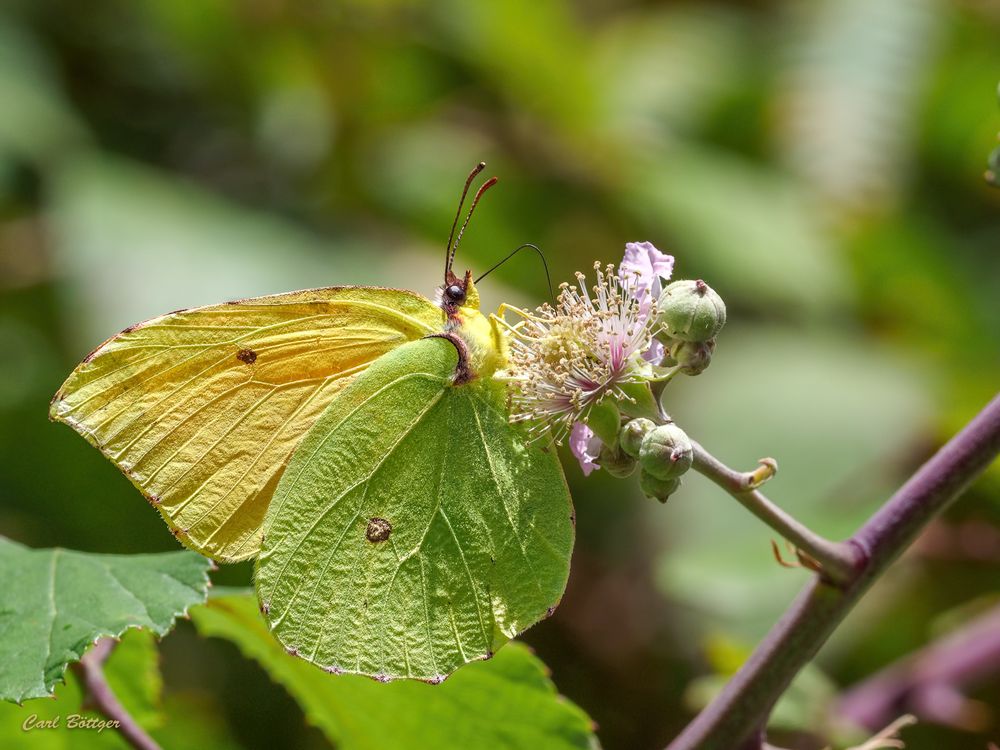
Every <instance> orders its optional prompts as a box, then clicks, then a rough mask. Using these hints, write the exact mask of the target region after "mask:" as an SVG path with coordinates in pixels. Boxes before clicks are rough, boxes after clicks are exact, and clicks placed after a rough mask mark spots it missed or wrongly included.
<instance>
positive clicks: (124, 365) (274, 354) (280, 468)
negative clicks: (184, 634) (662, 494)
mask: <svg viewBox="0 0 1000 750" xmlns="http://www.w3.org/2000/svg"><path fill="white" fill-rule="evenodd" d="M484 167H485V164H484V163H480V164H479V165H477V167H476V168H475V169H473V170H472V172H471V173H470V175H469V177H468V179H467V180H466V182H465V188H464V189H463V191H462V197H461V200H460V201H459V210H458V213H456V217H455V222H454V223H453V224H452V230H451V236H450V237H449V239H448V245H447V248H446V261H445V275H444V284H443V286H442V287H441V288H440V290H439V294H438V299H437V301H432V300H430V299H428V298H426V297H423V296H420V295H418V294H416V293H413V292H409V291H403V290H398V289H385V288H378V287H363V286H342V287H330V288H323V289H310V290H306V291H298V292H291V293H288V294H277V295H273V296H266V297H257V298H252V299H243V300H237V301H234V302H228V303H225V304H220V305H211V306H208V307H199V308H194V309H190V310H179V311H176V312H172V313H168V314H166V315H163V316H160V317H157V318H153V319H152V320H149V321H146V322H144V323H139V324H137V325H134V326H130V327H128V328H126V329H125V330H124V331H122V332H121V333H119V334H118V335H117V336H114V337H112V338H111V339H109V340H108V341H106V342H105V343H104V344H102V345H101V346H100V347H98V348H97V349H96V350H95V351H94V352H93V353H91V354H90V355H89V356H87V357H86V358H85V359H84V360H83V362H82V363H81V364H80V365H79V366H78V367H77V368H76V369H75V370H74V371H73V372H72V374H71V375H70V376H69V378H68V379H67V380H66V382H65V383H64V384H63V385H62V387H61V388H60V389H59V391H58V392H57V393H56V395H55V397H54V398H53V400H52V405H51V409H50V416H51V418H52V419H54V420H56V421H59V422H64V423H66V424H68V425H69V426H71V427H72V428H73V429H74V430H76V431H77V432H79V433H80V434H81V435H82V436H83V437H84V438H86V439H87V440H88V441H89V442H90V443H91V444H93V445H94V446H96V447H97V448H98V449H99V450H100V451H101V452H102V453H103V454H104V455H105V456H106V457H107V458H109V459H110V460H111V461H112V462H113V463H114V464H115V465H116V466H118V468H119V469H120V470H121V471H122V472H124V474H125V475H126V476H127V477H128V478H129V479H130V480H131V481H132V483H133V484H134V485H135V486H136V487H137V488H138V489H139V490H140V491H141V492H142V494H143V495H144V496H145V497H146V499H147V500H148V501H149V502H150V504H152V505H153V506H154V507H155V508H156V509H157V510H158V511H159V512H160V514H161V515H162V516H163V518H164V520H165V521H166V522H167V524H168V526H169V527H170V529H171V530H172V532H173V534H174V535H175V536H176V537H177V539H178V540H179V541H180V542H181V543H182V544H184V545H185V546H187V547H189V548H191V549H193V550H195V551H197V552H199V553H201V554H203V555H205V556H207V557H211V558H213V559H215V560H218V561H221V562H235V561H240V560H247V559H251V558H256V563H255V575H254V580H255V587H256V591H257V596H258V600H259V603H260V608H261V612H262V613H263V615H264V618H265V620H266V621H267V623H268V626H269V627H270V629H271V632H272V633H273V635H274V636H275V637H276V638H277V639H278V640H279V641H280V642H281V643H282V644H283V645H284V646H285V648H286V650H287V651H288V652H289V653H292V654H294V655H297V656H299V657H301V658H304V659H306V660H308V661H310V662H312V663H314V664H316V665H318V666H320V667H322V668H323V669H325V670H327V671H329V672H333V673H340V672H346V673H356V674H365V675H369V676H372V677H375V678H377V679H381V680H390V679H395V678H415V679H421V680H425V681H428V682H440V681H441V680H443V679H444V678H445V677H446V676H447V675H449V674H450V673H451V672H453V671H454V670H455V669H457V668H458V667H459V666H461V665H462V664H464V663H467V662H469V661H473V660H476V659H484V658H489V657H490V656H491V655H492V654H493V652H494V651H495V650H496V649H497V648H499V647H500V646H501V645H503V644H504V643H505V642H506V641H507V640H508V639H510V638H513V637H514V636H515V635H517V634H518V633H520V632H521V631H523V630H524V629H525V628H527V627H529V626H530V625H532V624H534V623H535V622H537V621H538V620H540V619H542V618H544V617H546V616H547V615H549V614H551V613H552V611H553V609H554V608H555V606H556V605H557V604H558V602H559V599H560V598H561V596H562V592H563V590H564V588H565V584H566V579H567V577H568V573H569V558H570V554H571V552H572V547H573V538H574V523H573V509H572V501H571V499H570V496H569V490H568V488H567V485H566V481H565V478H564V477H563V473H562V469H561V467H560V464H559V461H558V459H557V457H556V454H555V452H554V451H552V450H549V449H547V448H546V447H545V446H542V445H540V444H539V443H538V441H530V440H529V439H528V438H527V437H526V436H525V434H524V432H523V431H522V430H521V429H520V428H519V427H518V426H516V425H512V424H511V423H510V420H509V416H510V415H509V407H508V400H507V397H506V392H505V388H504V385H503V383H502V382H501V381H500V380H499V379H498V378H496V377H494V375H495V374H496V373H497V371H498V370H500V369H502V367H503V365H504V363H505V357H506V343H505V337H504V331H503V327H502V326H500V325H498V322H499V321H498V318H497V317H496V316H491V318H487V317H486V316H484V315H483V314H482V312H481V311H480V309H479V294H478V292H477V290H476V286H475V283H474V281H473V279H472V274H471V272H469V271H466V273H465V275H464V276H462V277H459V276H457V275H456V274H455V273H454V272H453V270H452V265H453V262H454V258H455V252H456V250H457V248H458V246H459V242H460V241H461V238H462V234H463V232H464V231H465V228H466V227H467V226H468V223H469V220H470V219H471V217H472V213H473V211H474V210H475V207H476V205H477V203H478V201H479V199H480V197H481V196H482V194H483V193H484V192H485V191H486V190H487V189H488V188H489V187H490V186H491V185H493V184H494V183H495V182H496V178H491V179H490V180H488V181H487V182H485V183H483V185H482V186H481V187H480V188H479V190H478V192H477V193H476V195H475V198H474V199H473V201H472V204H471V207H470V209H469V212H468V215H467V217H466V219H465V222H464V223H463V225H462V228H461V230H460V231H459V233H458V237H457V238H455V229H456V227H457V225H458V219H459V218H460V216H461V212H462V208H463V206H464V202H465V199H466V197H467V194H468V192H469V188H470V185H471V184H472V182H473V181H474V178H475V177H476V175H478V174H479V172H480V171H482V169H483V168H484Z"/></svg>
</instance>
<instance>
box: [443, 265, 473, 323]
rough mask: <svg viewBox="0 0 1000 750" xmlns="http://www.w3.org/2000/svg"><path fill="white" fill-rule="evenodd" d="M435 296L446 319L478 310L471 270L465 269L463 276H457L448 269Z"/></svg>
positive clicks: (453, 318) (452, 318)
mask: <svg viewBox="0 0 1000 750" xmlns="http://www.w3.org/2000/svg"><path fill="white" fill-rule="evenodd" d="M437 298H438V304H439V305H440V306H441V309H442V310H444V312H445V315H447V317H448V320H455V319H457V318H459V317H463V316H466V315H469V314H471V313H478V312H479V292H478V291H477V290H476V285H475V283H474V282H473V281H472V271H466V272H465V276H464V277H459V276H456V275H455V274H454V273H452V272H451V271H450V270H449V271H448V273H447V274H446V275H445V283H444V285H443V286H441V287H440V288H439V289H438V295H437ZM460 313H461V314H462V315H460Z"/></svg>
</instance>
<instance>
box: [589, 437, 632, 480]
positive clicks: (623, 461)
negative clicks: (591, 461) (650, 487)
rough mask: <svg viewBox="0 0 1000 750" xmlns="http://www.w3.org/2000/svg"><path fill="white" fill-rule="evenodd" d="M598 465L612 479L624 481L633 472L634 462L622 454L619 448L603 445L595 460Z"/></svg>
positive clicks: (630, 457)
mask: <svg viewBox="0 0 1000 750" xmlns="http://www.w3.org/2000/svg"><path fill="white" fill-rule="evenodd" d="M597 463H598V465H599V466H600V467H601V468H602V469H604V470H605V471H607V472H608V474H610V475H611V476H613V477H616V478H618V479H624V478H625V477H627V476H630V475H631V474H632V472H634V471H635V466H636V460H635V458H633V457H632V456H629V455H627V454H625V453H624V452H622V450H621V448H612V447H610V446H608V445H606V444H605V445H604V446H603V447H602V448H601V455H600V456H599V457H598V458H597Z"/></svg>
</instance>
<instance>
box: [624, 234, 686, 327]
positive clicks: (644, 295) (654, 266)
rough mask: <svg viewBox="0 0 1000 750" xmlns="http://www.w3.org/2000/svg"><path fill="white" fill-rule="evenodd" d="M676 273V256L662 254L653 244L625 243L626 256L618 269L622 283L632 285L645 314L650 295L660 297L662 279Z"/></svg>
mask: <svg viewBox="0 0 1000 750" xmlns="http://www.w3.org/2000/svg"><path fill="white" fill-rule="evenodd" d="M673 272H674V256H672V255H667V254H666V253H661V252H660V251H659V250H657V249H656V247H655V246H654V245H653V243H652V242H627V243H625V256H624V257H623V258H622V262H621V265H620V266H619V267H618V274H619V277H620V278H621V280H622V282H624V283H625V284H626V285H630V286H631V288H632V293H633V294H634V295H635V298H636V299H637V300H639V307H640V309H641V310H642V312H643V314H645V313H646V311H648V310H649V305H650V295H652V296H654V297H659V296H660V291H661V289H662V286H663V285H662V279H669V278H670V275H671V274H672V273H673Z"/></svg>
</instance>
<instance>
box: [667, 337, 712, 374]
mask: <svg viewBox="0 0 1000 750" xmlns="http://www.w3.org/2000/svg"><path fill="white" fill-rule="evenodd" d="M714 351H715V339H709V340H708V341H678V342H676V343H675V344H674V345H673V346H672V347H671V348H670V357H671V358H672V359H673V360H674V363H675V366H676V365H680V368H681V372H683V373H684V374H685V375H701V374H702V373H703V372H704V371H705V369H706V368H707V367H708V366H709V365H710V364H712V353H713V352H714Z"/></svg>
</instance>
